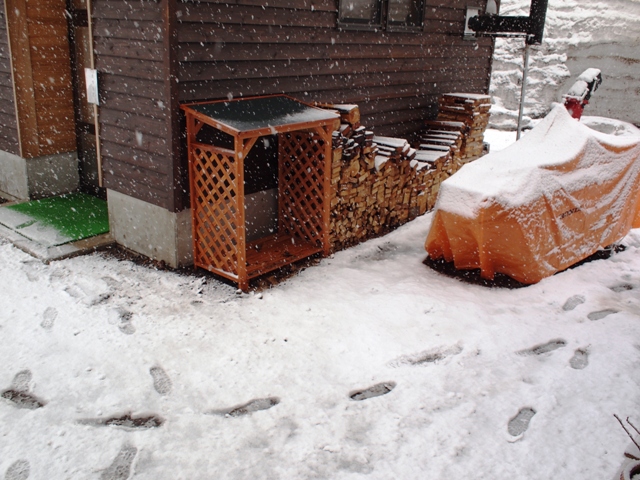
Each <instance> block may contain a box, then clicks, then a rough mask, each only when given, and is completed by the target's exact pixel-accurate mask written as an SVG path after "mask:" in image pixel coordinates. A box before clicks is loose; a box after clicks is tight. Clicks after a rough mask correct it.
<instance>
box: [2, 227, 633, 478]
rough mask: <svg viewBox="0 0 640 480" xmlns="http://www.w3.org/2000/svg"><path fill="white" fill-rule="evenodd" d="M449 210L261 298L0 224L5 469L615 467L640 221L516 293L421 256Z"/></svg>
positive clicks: (503, 472) (352, 471)
mask: <svg viewBox="0 0 640 480" xmlns="http://www.w3.org/2000/svg"><path fill="white" fill-rule="evenodd" d="M429 222H430V216H429V215H427V216H425V217H422V218H419V219H418V220H416V221H414V222H412V223H410V224H408V225H406V226H405V227H403V228H401V229H399V230H398V231H396V232H394V233H393V234H391V235H388V236H387V237H384V238H381V239H377V240H373V241H370V242H367V243H365V244H362V245H360V246H358V247H356V248H353V249H350V250H348V251H344V252H340V253H338V254H336V255H335V257H334V258H331V259H325V260H323V261H322V262H321V264H320V265H319V266H317V267H313V268H309V269H308V270H306V271H304V272H302V273H301V274H300V275H298V276H296V277H294V278H292V279H290V280H288V281H287V282H285V283H284V284H282V285H280V286H279V287H277V288H274V289H271V290H268V291H265V292H264V293H263V294H262V295H257V294H253V295H252V294H250V295H236V293H235V291H234V289H233V288H231V287H228V286H226V285H222V284H220V283H218V282H216V281H214V280H212V279H209V280H208V282H207V283H203V282H202V281H201V280H199V279H197V278H196V277H183V276H180V275H177V274H174V273H170V272H158V271H154V270H150V269H146V268H143V267H140V266H136V265H134V264H132V263H129V262H119V261H116V260H114V259H108V258H105V257H103V256H101V255H99V254H96V255H91V256H87V257H82V258H76V259H70V260H64V261H60V262H54V263H52V264H50V265H43V264H41V263H40V262H38V261H36V260H34V259H32V258H31V257H29V256H27V255H25V254H23V253H22V252H20V251H18V250H16V249H15V248H14V247H13V246H11V245H10V244H7V243H1V241H0V292H2V293H0V296H1V298H2V303H1V305H2V307H1V309H0V338H1V339H2V341H1V342H0V362H1V364H2V366H3V368H2V369H1V370H0V391H3V392H5V393H4V394H3V397H5V398H0V475H5V477H4V478H6V479H7V480H17V479H24V478H31V479H44V478H46V479H90V478H96V479H98V478H100V479H108V480H115V479H126V478H136V479H208V478H221V479H243V478H255V479H280V478H282V479H294V478H295V479H298V478H330V479H357V478H365V477H366V478H375V479H390V478H398V479H434V480H435V479H444V478H494V479H506V478H510V479H528V480H533V479H540V480H548V479H550V478H554V475H559V476H558V477H556V478H571V479H577V478H581V479H582V478H585V479H605V480H608V479H610V478H613V476H614V475H615V473H616V471H617V470H618V468H619V467H620V465H621V464H622V460H623V457H622V454H623V452H624V449H625V448H626V447H627V445H628V443H629V441H628V438H627V437H626V436H625V434H624V432H623V431H622V429H621V428H620V426H619V425H618V424H617V422H616V421H615V419H614V418H613V416H612V415H613V413H618V414H619V415H621V416H622V417H623V418H624V417H626V416H631V417H632V419H633V418H636V419H639V418H640V411H639V409H638V402H637V398H638V395H639V394H640V297H639V295H638V292H640V250H639V249H640V232H639V231H633V232H632V233H631V235H630V236H629V237H627V240H626V242H627V244H628V245H629V247H628V248H627V250H626V251H624V252H622V253H619V254H616V255H615V256H613V257H612V258H610V259H608V260H599V261H595V262H590V263H587V264H584V265H582V266H580V267H578V268H575V269H572V270H569V271H566V272H563V273H561V274H558V275H556V276H554V277H551V278H548V279H546V280H544V281H543V282H541V283H539V284H537V285H533V286H530V287H527V288H522V289H517V290H506V289H489V288H486V287H482V286H476V285H468V284H464V283H462V282H460V281H458V280H455V279H452V278H448V277H445V276H442V275H441V274H439V273H437V272H435V271H433V270H431V269H429V268H428V267H426V266H425V265H423V264H422V260H424V258H425V253H424V250H423V243H424V239H425V237H426V232H427V229H428V226H429ZM370 387H375V388H374V389H373V391H367V389H368V388H370ZM352 396H353V397H354V398H353V399H352V398H350V397H352ZM39 404H43V406H41V407H40V408H37V407H38V406H39ZM639 423H640V422H639ZM25 475H28V476H25Z"/></svg>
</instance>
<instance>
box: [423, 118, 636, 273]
mask: <svg viewBox="0 0 640 480" xmlns="http://www.w3.org/2000/svg"><path fill="white" fill-rule="evenodd" d="M618 123H622V122H618ZM617 133H620V134H619V135H610V134H606V133H602V132H599V131H596V130H593V129H591V128H589V127H588V126H586V125H583V124H581V123H580V122H578V121H576V120H574V119H573V118H571V116H570V115H569V113H568V112H567V111H566V110H565V108H564V107H562V106H556V107H555V108H554V109H553V110H552V111H551V112H550V113H549V115H547V117H546V118H545V119H543V120H542V121H541V122H540V123H539V124H538V125H537V126H536V127H535V128H534V129H533V130H531V132H529V133H528V134H527V135H526V136H525V137H524V138H523V139H522V140H520V141H518V142H516V143H514V144H513V145H511V146H510V147H508V148H506V149H504V150H501V151H499V152H496V153H492V154H489V155H486V156H485V157H482V158H481V159H479V160H476V161H475V162H472V163H470V164H467V165H465V166H464V167H463V168H462V169H461V170H460V171H459V172H458V173H456V174H455V175H453V176H452V177H450V178H449V179H447V180H446V181H445V182H443V183H442V185H441V187H440V192H439V195H438V199H437V202H436V205H435V212H434V216H433V223H432V225H431V229H430V231H429V234H428V236H427V241H426V244H425V248H426V250H427V252H428V253H429V256H430V257H432V258H444V259H445V260H447V261H453V262H454V264H455V266H456V268H460V269H473V268H480V269H481V273H482V276H483V277H484V278H493V276H494V274H495V273H497V272H500V273H505V274H507V275H509V276H511V277H512V278H514V279H516V280H518V281H520V282H523V283H535V282H538V281H540V280H541V279H543V278H545V277H547V276H549V275H552V274H554V273H555V272H558V271H560V270H563V269H565V268H567V267H569V266H571V265H573V264H574V263H576V262H578V261H579V260H581V259H583V258H586V257H588V256H589V255H591V254H592V253H594V252H596V251H597V250H598V249H600V248H603V247H606V246H609V245H611V244H613V243H615V242H617V241H619V240H620V239H621V238H622V237H623V236H624V235H626V234H627V233H628V231H629V230H630V229H631V228H632V227H637V226H640V215H639V214H638V196H639V192H640V130H638V129H637V128H635V127H633V126H632V125H628V124H626V126H625V127H624V128H621V129H617Z"/></svg>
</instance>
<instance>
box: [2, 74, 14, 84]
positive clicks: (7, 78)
mask: <svg viewBox="0 0 640 480" xmlns="http://www.w3.org/2000/svg"><path fill="white" fill-rule="evenodd" d="M0 85H3V86H5V87H12V86H13V78H12V77H11V72H9V73H0Z"/></svg>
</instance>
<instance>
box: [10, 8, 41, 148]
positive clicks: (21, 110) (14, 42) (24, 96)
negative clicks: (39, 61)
mask: <svg viewBox="0 0 640 480" xmlns="http://www.w3.org/2000/svg"><path fill="white" fill-rule="evenodd" d="M6 5H7V14H8V15H7V25H8V28H9V31H10V32H11V36H10V42H11V53H12V55H11V56H12V58H13V68H14V70H15V72H14V78H16V79H18V80H17V81H16V82H15V91H16V94H15V98H16V106H17V111H18V125H19V138H20V140H19V143H20V155H21V156H22V157H24V158H32V157H37V156H38V154H39V143H38V125H37V116H36V103H35V97H34V94H33V77H32V67H31V52H30V48H29V37H28V35H27V32H28V23H27V21H28V19H27V15H26V11H27V7H26V0H8V1H7V4H6Z"/></svg>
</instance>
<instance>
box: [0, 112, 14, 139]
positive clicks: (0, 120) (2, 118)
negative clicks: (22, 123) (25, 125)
mask: <svg viewBox="0 0 640 480" xmlns="http://www.w3.org/2000/svg"><path fill="white" fill-rule="evenodd" d="M0 107H2V105H1V104H0ZM0 125H2V126H3V127H4V128H5V129H6V131H7V132H8V131H11V132H12V133H11V135H12V136H13V138H14V139H15V141H16V145H17V144H18V136H17V133H18V121H17V120H16V115H15V113H14V114H13V115H12V114H11V113H10V112H6V111H2V110H0Z"/></svg>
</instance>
